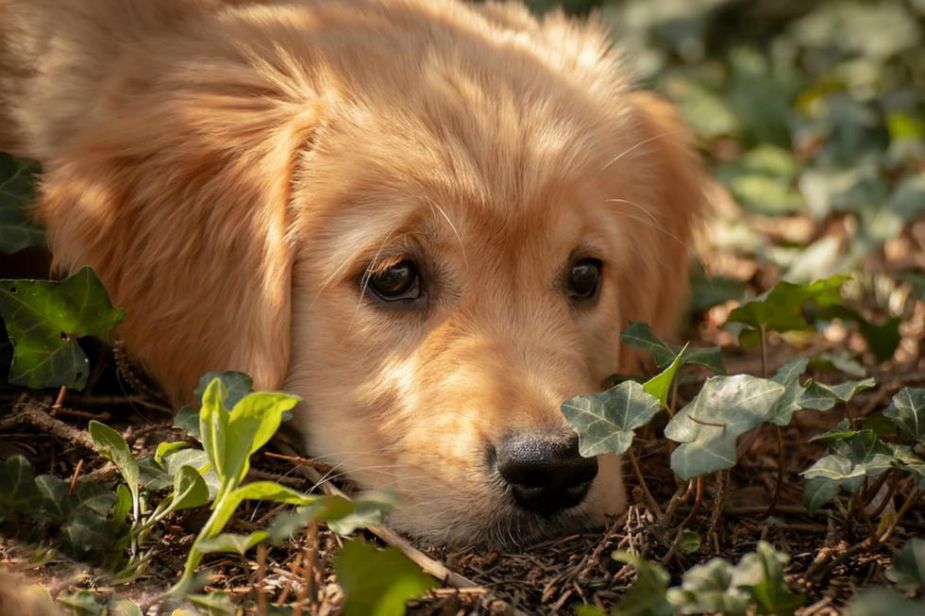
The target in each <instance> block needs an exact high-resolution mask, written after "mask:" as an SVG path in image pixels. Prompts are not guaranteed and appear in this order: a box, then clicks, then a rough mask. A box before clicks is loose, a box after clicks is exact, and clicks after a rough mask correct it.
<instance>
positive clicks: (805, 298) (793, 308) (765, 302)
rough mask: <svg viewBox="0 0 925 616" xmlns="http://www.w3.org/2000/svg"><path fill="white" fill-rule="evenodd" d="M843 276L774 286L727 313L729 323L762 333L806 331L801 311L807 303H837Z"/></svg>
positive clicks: (806, 326) (827, 304) (804, 318)
mask: <svg viewBox="0 0 925 616" xmlns="http://www.w3.org/2000/svg"><path fill="white" fill-rule="evenodd" d="M846 280H848V277H847V276H832V277H831V278H825V279H822V280H817V281H816V282H813V283H810V284H794V283H792V282H786V281H781V282H778V283H777V284H776V285H774V287H773V288H772V289H770V290H769V291H767V292H766V293H764V294H762V295H760V296H759V297H757V298H755V299H753V300H751V301H749V302H745V303H744V304H742V305H741V306H739V307H738V308H736V309H735V310H733V311H732V312H730V313H729V318H728V322H729V323H743V324H745V325H748V326H750V327H753V328H755V329H758V330H764V331H777V332H789V331H798V330H804V329H807V328H808V327H809V325H810V323H808V322H807V320H806V316H805V314H804V308H805V306H806V305H807V303H810V302H812V303H814V304H817V305H820V306H830V305H838V304H840V303H841V301H842V299H841V288H842V285H844V283H845V281H846Z"/></svg>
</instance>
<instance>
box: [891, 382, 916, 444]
mask: <svg viewBox="0 0 925 616" xmlns="http://www.w3.org/2000/svg"><path fill="white" fill-rule="evenodd" d="M883 414H884V415H886V416H887V417H889V418H890V420H891V421H892V422H893V423H894V424H896V427H898V428H899V431H900V432H901V433H902V434H903V435H904V436H906V437H908V438H910V439H912V440H915V441H918V442H919V443H921V444H922V445H925V389H916V388H913V387H904V388H902V389H901V390H899V392H898V393H897V394H896V395H895V396H893V400H892V401H891V402H890V406H889V407H887V409H886V410H885V411H883Z"/></svg>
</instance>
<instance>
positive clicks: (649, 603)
mask: <svg viewBox="0 0 925 616" xmlns="http://www.w3.org/2000/svg"><path fill="white" fill-rule="evenodd" d="M611 558H613V559H614V560H616V561H619V562H622V563H626V564H628V565H631V566H632V567H633V568H634V569H636V583H635V584H633V586H632V587H631V588H630V589H629V590H628V591H626V594H624V595H623V596H622V597H621V598H620V600H619V601H618V602H617V604H616V605H615V606H614V607H613V612H612V613H613V615H614V616H669V615H670V614H673V613H674V610H673V609H672V607H671V604H670V603H668V600H667V599H666V598H665V593H666V592H667V591H668V582H669V580H670V579H671V576H669V575H668V572H667V571H665V569H663V568H662V567H661V566H659V565H657V564H655V563H651V562H649V561H647V560H646V559H644V558H642V557H640V556H636V555H635V554H630V553H629V552H622V551H616V552H614V553H612V554H611Z"/></svg>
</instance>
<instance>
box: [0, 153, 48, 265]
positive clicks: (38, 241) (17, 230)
mask: <svg viewBox="0 0 925 616" xmlns="http://www.w3.org/2000/svg"><path fill="white" fill-rule="evenodd" d="M39 172H40V168H39V165H38V163H34V162H31V161H24V160H18V159H15V158H13V157H12V156H10V155H9V154H4V153H2V152H0V252H4V253H6V254H12V253H14V252H18V251H20V250H22V249H23V248H28V247H29V246H44V245H45V234H44V233H43V232H42V230H41V229H40V228H39V227H38V226H37V225H36V224H35V223H34V222H32V221H31V220H29V217H28V216H27V215H26V208H27V207H28V206H30V205H31V204H32V201H33V199H35V194H36V193H35V181H36V177H37V176H38V174H39Z"/></svg>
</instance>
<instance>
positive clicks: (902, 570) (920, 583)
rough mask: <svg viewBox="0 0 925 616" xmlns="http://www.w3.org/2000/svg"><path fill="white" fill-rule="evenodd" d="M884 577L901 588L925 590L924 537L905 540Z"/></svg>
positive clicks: (905, 589)
mask: <svg viewBox="0 0 925 616" xmlns="http://www.w3.org/2000/svg"><path fill="white" fill-rule="evenodd" d="M886 577H887V578H888V579H889V580H890V581H891V582H893V583H894V584H896V585H897V586H899V588H900V589H901V590H904V591H913V590H920V591H921V590H925V539H914V538H913V539H910V540H909V541H907V542H906V544H905V545H904V546H903V547H902V549H901V550H900V551H899V554H897V555H896V559H895V560H894V561H893V566H892V567H890V569H889V570H888V571H887V572H886Z"/></svg>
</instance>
